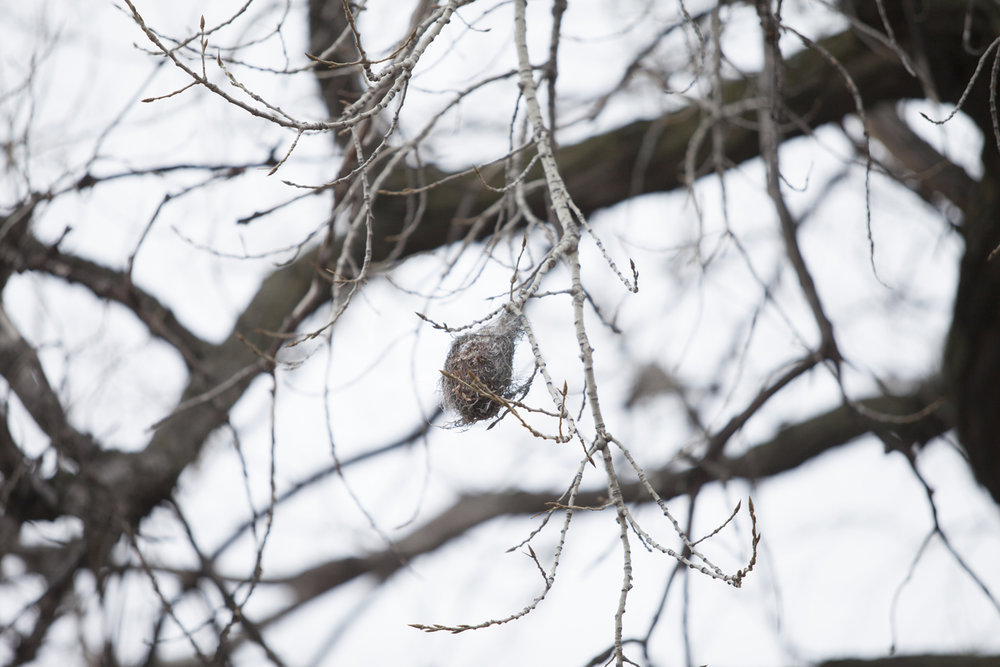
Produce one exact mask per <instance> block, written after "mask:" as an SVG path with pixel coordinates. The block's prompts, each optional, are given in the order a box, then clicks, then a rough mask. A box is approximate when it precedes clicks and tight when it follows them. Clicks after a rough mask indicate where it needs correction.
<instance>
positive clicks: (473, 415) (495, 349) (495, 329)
mask: <svg viewBox="0 0 1000 667" xmlns="http://www.w3.org/2000/svg"><path fill="white" fill-rule="evenodd" d="M520 333H521V325H520V321H519V319H518V318H517V317H516V316H514V315H510V314H509V313H504V314H503V315H501V316H500V318H499V319H498V320H497V322H496V323H494V324H490V325H487V326H484V327H482V328H480V329H477V330H476V331H473V332H472V333H467V334H464V335H462V336H459V337H458V338H456V339H455V340H454V342H452V344H451V350H450V351H449V352H448V358H447V359H446V360H445V362H444V370H445V371H446V372H447V373H448V375H444V377H443V379H442V385H441V386H442V391H443V393H444V399H443V403H444V407H445V408H446V409H448V410H450V411H452V412H454V413H455V414H457V415H458V418H459V421H460V422H461V423H463V424H473V423H475V422H478V421H482V420H484V419H490V418H492V417H495V416H496V415H497V413H499V412H500V408H501V404H500V403H499V402H497V401H496V400H494V399H493V398H491V397H490V396H489V394H494V395H496V396H499V397H502V398H509V397H510V396H511V395H513V390H512V385H511V379H512V377H513V364H514V348H515V345H516V342H517V337H518V335H520Z"/></svg>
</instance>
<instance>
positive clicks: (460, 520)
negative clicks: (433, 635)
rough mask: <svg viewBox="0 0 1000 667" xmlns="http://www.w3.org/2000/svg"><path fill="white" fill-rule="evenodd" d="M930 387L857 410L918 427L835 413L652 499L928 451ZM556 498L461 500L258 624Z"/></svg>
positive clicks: (588, 496)
mask: <svg viewBox="0 0 1000 667" xmlns="http://www.w3.org/2000/svg"><path fill="white" fill-rule="evenodd" d="M935 386H936V381H931V382H928V383H926V384H924V385H921V386H920V387H918V388H917V389H916V390H915V391H914V392H912V393H911V394H908V395H905V396H890V395H883V396H877V397H872V398H869V399H866V400H863V401H859V403H858V404H859V405H860V406H862V407H863V409H864V410H865V411H866V412H868V413H870V414H879V415H888V416H895V417H900V416H907V415H915V414H924V416H922V417H921V418H919V419H914V420H912V421H909V422H906V421H901V420H896V422H895V423H891V425H890V422H892V421H893V420H891V419H890V420H886V421H876V420H873V419H872V418H870V417H865V416H863V415H861V414H859V412H858V411H857V410H856V409H855V408H852V407H850V406H840V407H838V408H835V409H833V410H830V411H828V412H825V413H823V414H820V415H817V416H815V417H813V418H812V419H808V420H806V421H803V422H800V423H797V424H794V425H790V426H786V427H785V428H783V429H781V430H780V431H779V432H778V433H776V434H775V436H774V437H773V438H772V439H770V440H769V441H767V442H764V443H761V444H759V445H757V446H755V447H753V448H751V449H750V450H749V451H747V452H746V453H744V454H741V455H739V456H734V457H723V458H721V459H720V460H718V461H716V462H706V463H705V465H706V466H708V467H707V468H702V467H699V466H697V465H696V466H695V467H691V468H687V469H681V470H678V469H677V468H676V467H674V466H668V467H665V468H661V469H658V470H653V471H648V472H647V477H648V478H649V481H650V482H651V483H652V485H653V487H654V488H655V489H656V491H657V493H659V494H660V496H661V497H662V498H663V499H665V500H669V499H671V498H675V497H677V496H681V495H685V494H691V493H697V490H698V489H700V488H701V487H702V486H703V485H704V484H705V483H706V482H707V481H710V480H723V481H725V480H730V479H746V480H760V479H766V478H770V477H774V476H776V475H779V474H782V473H785V472H788V471H790V470H793V469H795V468H797V467H798V466H800V465H802V464H803V463H805V462H807V461H809V460H811V459H814V458H816V457H818V456H820V455H822V454H824V453H826V452H829V451H832V450H834V449H836V448H838V447H840V446H842V445H845V444H847V443H849V442H851V441H853V440H855V439H856V438H859V437H861V436H863V435H865V434H868V433H873V432H874V433H877V432H879V431H880V430H884V429H891V430H892V431H893V432H894V433H895V434H896V436H897V437H898V438H899V439H900V440H901V441H904V442H909V443H925V442H927V441H929V440H931V439H933V438H935V437H937V436H939V435H941V434H943V433H944V432H946V431H947V430H948V429H949V428H951V422H950V421H949V417H948V415H947V414H946V413H945V412H944V411H943V410H933V409H931V410H928V409H927V408H928V406H933V405H935V404H936V403H937V396H936V389H935ZM621 491H622V495H623V497H624V499H625V501H626V502H628V503H647V502H652V498H650V497H649V495H648V494H646V492H645V491H644V489H643V487H642V485H641V484H639V483H638V482H633V483H629V484H623V485H622V487H621ZM560 495H561V493H560V492H558V491H550V492H543V493H527V492H509V493H483V494H477V495H470V496H463V497H462V498H459V499H458V500H457V501H456V502H455V503H454V504H453V505H452V506H451V507H450V508H448V509H447V510H445V511H443V512H441V513H440V514H438V515H437V516H436V517H435V518H434V519H431V520H430V521H429V522H427V523H426V524H424V525H423V526H421V527H420V528H417V529H416V530H414V531H413V532H412V533H411V534H410V535H408V536H406V537H404V538H403V539H401V540H399V541H397V542H396V543H395V544H394V547H393V548H389V549H385V550H382V551H379V552H375V553H372V554H369V555H367V556H360V557H351V558H344V559H341V560H336V561H330V562H328V563H324V564H322V565H319V566H316V567H314V568H311V569H309V570H306V571H304V572H301V573H299V574H297V575H293V576H290V577H286V578H284V579H281V580H270V581H269V582H268V583H275V584H282V585H285V586H287V587H288V588H289V589H290V590H291V591H292V592H293V594H294V595H295V601H294V602H293V603H291V604H290V605H288V607H286V608H285V609H284V610H282V611H281V612H279V613H277V614H275V615H274V616H272V617H270V618H268V619H265V620H263V621H261V624H262V625H266V624H268V623H271V622H274V621H276V620H278V619H279V618H283V617H284V616H286V615H287V614H289V613H291V612H294V611H295V610H296V609H297V608H298V607H299V606H300V605H302V604H303V603H305V602H307V601H309V600H312V599H314V598H316V597H318V596H320V595H322V594H324V593H326V592H328V591H330V590H333V589H334V588H336V587H337V586H340V585H341V584H344V583H347V582H348V581H351V580H353V579H354V578H356V577H359V576H362V575H373V576H374V577H376V578H377V579H378V580H384V579H387V578H388V577H390V576H392V575H393V574H394V573H395V572H397V571H398V570H399V569H400V568H402V567H404V566H405V565H406V563H407V562H408V561H410V560H412V559H413V558H416V557H418V556H421V555H423V554H428V553H432V552H434V551H435V550H437V549H438V548H440V547H441V546H442V545H444V544H445V543H447V542H448V541H450V540H452V539H454V538H456V537H458V536H459V535H462V534H464V533H465V532H467V531H469V530H471V529H473V528H476V527H478V526H480V525H482V524H484V523H486V522H488V521H492V520H493V519H497V518H500V517H502V516H510V515H532V514H537V513H540V512H545V511H546V510H547V509H549V507H550V503H552V502H555V501H556V500H557V499H558V498H559V497H560ZM607 501H608V498H607V489H606V488H600V489H598V490H591V491H581V492H580V494H579V495H578V497H577V501H576V502H577V505H579V506H587V507H599V506H603V505H605V504H607ZM557 511H558V510H557Z"/></svg>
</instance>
